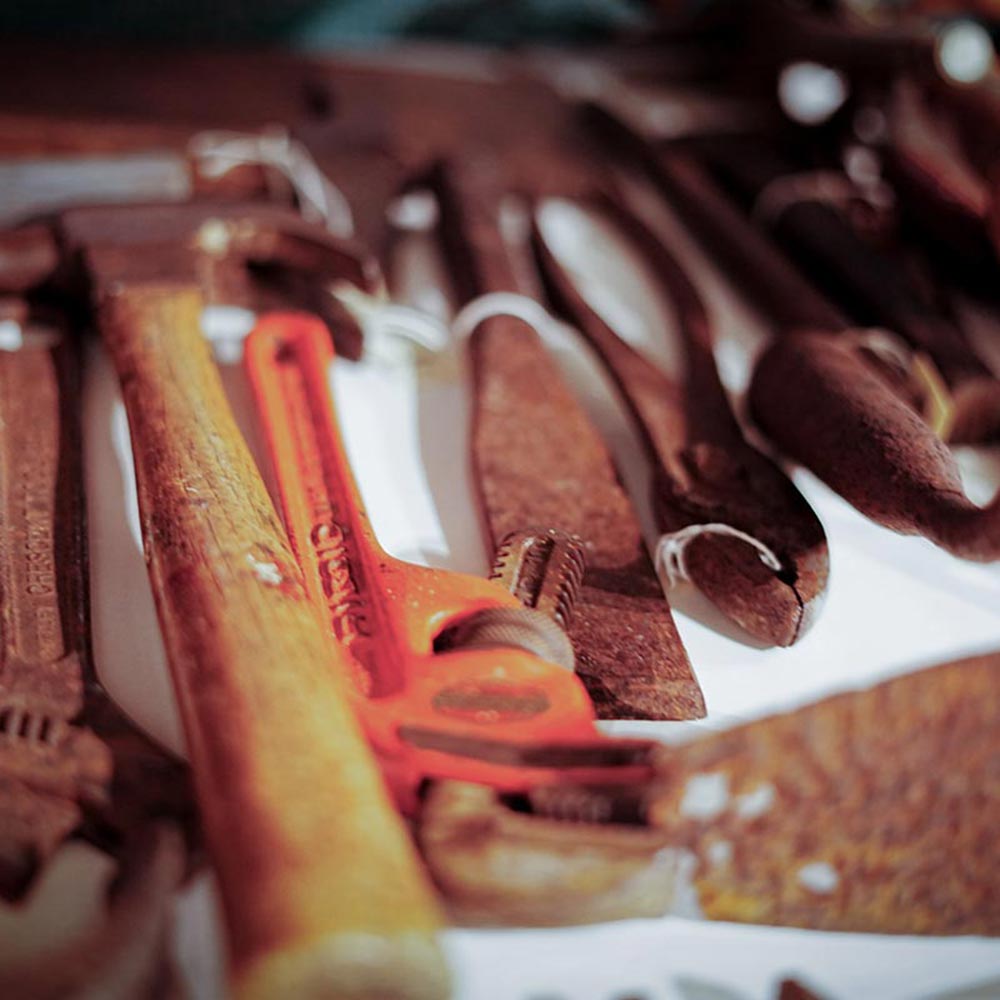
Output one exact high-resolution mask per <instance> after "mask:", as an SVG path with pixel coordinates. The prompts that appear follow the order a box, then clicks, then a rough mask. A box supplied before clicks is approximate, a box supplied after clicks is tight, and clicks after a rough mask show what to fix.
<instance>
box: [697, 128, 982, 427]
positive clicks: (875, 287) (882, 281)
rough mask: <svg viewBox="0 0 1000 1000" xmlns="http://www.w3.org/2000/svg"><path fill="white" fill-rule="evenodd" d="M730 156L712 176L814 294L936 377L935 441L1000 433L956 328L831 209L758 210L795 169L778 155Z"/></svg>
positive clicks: (743, 152)
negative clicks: (883, 333)
mask: <svg viewBox="0 0 1000 1000" xmlns="http://www.w3.org/2000/svg"><path fill="white" fill-rule="evenodd" d="M730 152H731V154H732V155H726V156H722V155H714V156H712V157H711V160H710V162H711V164H712V165H713V167H714V169H716V170H717V171H718V172H719V173H720V174H721V175H722V176H724V177H725V178H727V179H728V180H729V181H730V182H731V183H733V184H734V185H736V186H737V187H738V189H739V190H740V191H741V193H742V194H743V195H744V196H747V197H750V198H755V199H756V204H757V206H758V213H757V214H758V217H759V218H761V219H762V220H763V221H764V223H765V224H766V225H767V226H768V227H769V229H770V230H771V232H773V233H774V236H775V238H776V240H777V241H778V242H779V243H780V244H782V245H783V246H785V247H787V248H788V250H789V252H790V253H793V254H794V255H795V259H796V260H797V261H798V262H799V263H800V265H801V266H802V268H803V269H804V270H805V271H806V272H807V274H809V275H810V276H811V278H812V279H813V281H814V282H815V283H816V284H817V286H818V287H821V288H824V289H825V290H826V291H827V292H828V293H830V294H834V295H836V297H837V298H838V299H839V300H841V301H845V302H847V304H848V310H849V312H850V314H851V315H852V317H853V318H854V319H855V320H856V321H861V322H862V323H875V324H881V325H882V326H885V327H887V328H889V329H891V330H892V331H893V333H895V334H897V335H898V336H899V337H901V338H902V339H903V340H904V341H905V343H906V345H907V346H908V347H909V349H910V350H911V351H912V352H913V353H914V355H915V361H914V362H913V364H914V365H915V366H916V367H917V368H918V371H924V372H926V373H928V375H929V377H930V378H934V377H935V375H936V378H937V381H938V382H940V383H941V384H942V387H943V388H944V389H945V390H946V393H947V413H946V415H942V416H941V417H940V418H939V420H938V422H937V426H936V428H935V429H936V430H937V431H938V432H939V433H940V434H941V436H942V437H943V438H944V439H945V440H953V441H956V442H969V441H981V440H987V439H990V438H991V437H993V436H994V435H995V434H998V433H1000V382H998V381H997V379H996V377H995V376H994V375H993V373H992V372H991V371H990V369H989V368H988V367H987V366H986V365H985V364H984V363H983V362H982V360H980V358H979V357H977V355H976V354H975V352H974V351H973V350H972V348H971V346H970V345H969V344H968V342H967V341H966V340H965V338H964V336H963V335H962V333H961V332H960V331H959V330H958V328H957V327H955V326H954V324H952V323H951V322H950V321H949V319H948V318H947V317H946V316H944V315H942V314H941V313H940V312H938V311H935V310H934V309H933V308H931V307H930V306H929V305H928V303H927V302H925V301H922V299H921V297H920V296H919V295H918V294H917V293H916V292H915V291H914V290H913V288H912V286H911V282H910V281H909V279H908V277H907V275H906V274H905V272H904V271H903V270H902V269H901V268H900V267H899V266H898V265H897V263H896V262H895V261H894V260H893V259H892V258H891V257H890V256H889V255H888V254H886V253H884V252H882V251H880V250H879V249H877V248H876V247H874V246H871V245H870V244H869V243H867V242H866V241H865V240H863V239H862V238H861V237H859V236H858V235H857V234H856V233H855V232H854V231H853V230H852V228H851V225H850V223H849V222H848V221H847V219H846V218H844V217H843V215H842V214H841V213H840V212H839V211H838V210H837V208H835V207H834V206H833V205H831V204H829V203H828V202H826V201H824V200H822V199H819V198H816V197H814V196H813V197H810V196H808V195H806V196H796V197H794V198H792V199H790V200H785V199H780V200H779V198H773V199H771V201H772V202H773V203H774V204H775V206H776V207H774V208H773V209H767V208H765V207H764V206H766V205H767V204H768V197H767V193H768V192H769V191H771V192H774V191H776V190H777V189H778V188H779V187H780V186H781V185H782V184H786V183H787V180H788V177H789V176H790V175H791V174H792V173H793V172H794V168H793V167H792V166H790V165H789V164H788V163H787V162H786V161H784V160H782V158H781V157H780V156H779V155H778V154H776V153H774V152H772V151H767V150H764V149H762V148H760V147H759V146H756V145H752V144H749V143H741V145H740V146H739V148H738V149H732V150H731V151H730ZM845 181H846V178H845ZM926 377H927V376H925V379H926Z"/></svg>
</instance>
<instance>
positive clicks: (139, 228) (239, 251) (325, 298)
mask: <svg viewBox="0 0 1000 1000" xmlns="http://www.w3.org/2000/svg"><path fill="white" fill-rule="evenodd" d="M345 280H346V281H349V282H351V283H353V284H356V285H358V286H359V287H361V288H362V289H364V290H366V291H369V292H371V291H375V290H377V289H378V288H379V287H380V285H381V275H380V272H379V268H378V265H377V263H376V261H375V260H374V258H373V257H371V256H370V255H369V254H368V253H366V252H365V251H364V250H363V249H362V247H361V246H360V245H359V244H357V243H354V242H352V241H349V240H345V239H342V238H340V237H336V236H334V235H332V234H331V233H329V232H328V231H327V230H325V229H323V228H322V227H320V226H317V225H315V224H312V223H308V222H306V221H304V220H303V219H302V218H301V217H300V216H298V215H297V214H296V213H295V212H293V211H290V210H287V209H282V208H277V207H274V206H271V205H262V204H259V203H247V202H194V203H188V204H181V205H177V204H170V205H137V206H112V207H91V208H77V209H72V210H69V211H66V212H63V213H61V214H59V215H57V216H54V217H51V218H49V219H47V220H43V221H41V222H33V223H30V224H28V225H25V226H23V227H20V228H18V229H14V230H10V231H8V232H7V233H4V234H0V291H2V292H17V293H22V294H23V293H31V294H34V295H41V296H42V297H44V296H45V295H46V293H52V294H55V295H57V296H60V297H65V296H66V295H67V293H68V294H70V295H72V296H76V297H80V296H83V295H86V294H88V293H89V294H91V295H93V294H99V293H100V291H101V290H103V289H107V288H109V287H112V286H113V285H115V284H136V283H138V284H157V285H163V284H186V285H192V284H197V285H198V286H200V287H201V288H202V290H203V292H204V294H205V297H206V300H207V301H210V302H217V303H225V304H233V305H243V306H250V307H252V308H255V309H261V308H266V307H270V306H274V305H276V304H284V305H286V306H287V305H288V303H289V302H290V301H291V302H294V303H295V304H297V305H298V306H300V307H304V308H306V309H308V310H309V311H311V312H314V313H316V314H318V315H319V316H321V317H322V318H323V319H324V320H326V321H327V322H328V324H329V325H331V327H332V328H337V329H344V326H345V322H349V321H347V320H346V319H345V313H344V312H343V310H342V308H341V307H340V306H339V305H338V303H337V301H336V300H335V299H334V298H333V296H331V295H330V294H329V293H328V289H329V287H330V286H331V284H333V283H335V282H340V281H345ZM352 329H353V327H352ZM352 339H354V340H355V341H356V340H357V337H356V335H355V337H354V338H352ZM356 346H357V344H356V343H355V350H354V351H352V350H350V349H348V350H347V352H346V353H348V354H349V355H350V354H354V353H356Z"/></svg>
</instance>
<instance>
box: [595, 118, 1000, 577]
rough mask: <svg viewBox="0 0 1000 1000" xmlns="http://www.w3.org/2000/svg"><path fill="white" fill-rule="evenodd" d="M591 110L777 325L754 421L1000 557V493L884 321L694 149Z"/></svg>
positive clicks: (911, 530)
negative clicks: (770, 233) (960, 456)
mask: <svg viewBox="0 0 1000 1000" xmlns="http://www.w3.org/2000/svg"><path fill="white" fill-rule="evenodd" d="M588 113H589V117H590V120H591V123H592V125H593V126H594V127H595V128H596V129H597V130H598V132H599V134H600V135H602V136H603V137H604V140H605V142H606V143H609V142H611V141H613V142H614V144H615V149H617V150H618V151H619V152H622V153H624V154H626V155H627V156H629V157H630V158H631V159H632V161H633V163H635V164H636V165H637V166H639V167H640V168H641V169H642V170H643V172H644V173H645V174H646V175H647V176H648V177H649V178H650V180H651V181H652V182H653V183H654V184H655V185H656V186H657V188H658V189H659V190H660V191H661V192H662V193H663V195H664V196H665V197H666V198H667V199H668V200H669V202H670V204H671V205H672V206H673V207H674V208H675V209H676V210H677V212H678V214H679V215H680V216H681V218H682V219H683V220H684V222H685V223H686V224H687V225H688V226H689V227H690V228H691V230H692V232H693V233H694V234H695V235H696V236H697V238H698V239H699V240H700V241H701V242H702V243H704V245H705V246H706V248H707V249H708V251H709V252H710V253H712V254H715V255H717V258H718V259H719V260H720V261H721V262H722V263H723V265H724V267H725V271H726V273H727V274H728V275H729V276H730V277H731V278H733V280H734V281H736V282H737V283H738V284H739V286H740V287H741V289H742V290H744V291H745V292H746V293H747V294H748V296H749V297H750V298H752V300H753V301H754V302H756V303H757V304H758V306H759V307H760V308H761V309H762V310H763V311H764V313H765V314H766V315H767V317H768V318H769V319H770V321H771V323H772V325H773V327H774V330H775V332H776V333H778V334H781V336H779V337H777V338H776V339H775V341H774V342H773V343H772V344H771V346H770V347H769V348H768V349H767V350H766V351H765V352H764V354H763V355H762V356H761V358H760V359H759V360H758V362H757V366H756V369H755V372H754V377H753V381H752V383H751V387H750V405H751V413H752V416H753V419H754V422H755V423H756V424H757V425H758V426H759V427H760V428H761V429H762V430H763V431H764V432H765V433H766V434H767V435H768V437H769V438H770V439H771V440H772V441H773V442H774V443H775V445H777V447H778V448H779V449H780V450H781V451H782V452H784V454H786V455H788V456H789V457H790V458H793V459H795V460H796V461H798V462H801V463H802V464H803V465H804V466H806V467H807V468H809V469H810V470H811V471H813V472H815V473H816V475H818V476H819V477H820V478H821V479H822V480H823V481H824V482H826V484H827V485H828V486H830V487H831V489H833V490H835V491H836V492H837V493H839V494H840V495H841V496H842V497H843V498H844V499H845V500H847V501H848V502H849V503H851V504H853V506H855V507H856V508H857V509H858V510H859V511H861V513H862V514H864V515H866V516H867V517H870V518H871V519H872V520H873V521H876V522H878V523H879V524H882V525H884V526H885V527H887V528H890V529H892V530H893V531H898V532H901V533H903V534H920V535H923V536H924V537H926V538H929V539H930V540H931V541H932V542H934V543H936V544H937V545H940V546H941V547H942V548H945V549H947V550H948V551H950V552H953V553H955V554H956V555H959V556H961V557H963V558H966V559H974V560H977V561H983V562H988V561H992V560H994V559H997V558H1000V496H998V497H997V498H995V499H994V500H993V501H992V502H991V504H989V505H988V506H986V507H979V506H977V505H976V504H974V503H973V502H972V500H970V499H969V498H968V497H967V496H966V495H965V493H964V492H963V489H962V483H961V476H960V474H959V469H958V466H957V464H956V462H955V459H954V457H953V456H952V454H951V452H950V451H949V450H948V448H947V447H946V446H945V444H944V443H943V442H942V441H941V439H940V437H939V436H938V435H937V434H936V433H935V432H934V430H933V428H932V427H931V426H930V425H929V424H928V423H927V421H926V420H925V419H923V417H922V416H920V415H919V414H918V413H917V412H916V410H914V408H913V406H912V405H911V403H910V402H909V399H908V394H907V393H905V392H902V391H901V390H900V384H899V374H898V365H894V364H893V363H892V361H891V360H890V361H889V363H888V364H887V359H886V351H885V348H884V345H885V344H886V342H887V341H886V336H885V331H881V330H875V331H873V330H869V329H858V328H856V327H854V326H852V324H851V322H850V321H849V319H848V318H847V317H846V316H845V315H844V313H843V312H842V311H841V310H840V309H839V308H838V307H837V306H836V305H834V304H833V303H831V302H830V300H829V299H828V298H827V297H826V296H824V295H823V294H822V293H821V292H819V291H818V290H817V289H816V288H815V287H814V286H813V285H812V284H811V283H810V282H809V281H807V280H806V279H805V278H804V277H803V276H802V274H801V273H800V272H799V271H797V270H796V268H795V267H794V266H793V265H792V264H791V262H790V261H789V260H788V259H787V258H786V257H785V256H784V255H783V254H782V253H781V251H780V250H779V249H778V248H777V247H776V246H775V245H774V244H773V243H772V242H771V241H770V240H769V239H768V238H767V236H766V235H765V234H764V233H763V232H761V231H759V230H758V229H756V228H755V227H753V226H752V225H751V224H750V222H749V221H748V220H747V218H746V216H745V215H743V213H742V212H741V211H740V210H739V209H738V208H737V207H736V206H735V205H734V204H733V203H732V201H731V200H730V199H729V198H728V197H727V196H726V195H725V194H724V193H723V192H722V191H721V190H720V188H719V187H718V185H717V184H715V183H714V182H713V180H712V179H711V177H710V176H709V175H708V173H707V172H706V171H705V170H704V168H702V167H701V166H700V165H699V164H698V163H696V162H695V161H694V160H693V159H691V158H690V157H688V156H686V155H684V154H681V153H676V152H661V151H659V150H657V149H655V148H654V147H653V146H652V145H651V144H650V143H648V142H646V141H645V140H644V139H643V138H642V137H641V136H639V135H638V134H637V133H635V132H634V131H632V130H631V129H629V128H628V127H627V126H625V125H624V124H623V123H621V122H620V121H618V120H617V119H615V118H614V117H613V116H611V115H609V114H608V113H607V112H606V111H604V110H603V109H601V108H596V107H594V108H590V109H589V112H588ZM888 343H889V344H890V345H895V343H896V341H895V340H893V338H892V337H891V336H890V337H889V338H888ZM889 353H890V355H894V354H895V353H896V352H895V351H894V350H892V347H891V346H890V351H889ZM904 360H907V361H909V356H908V355H904ZM845 441H849V442H850V447H845V446H844V444H845Z"/></svg>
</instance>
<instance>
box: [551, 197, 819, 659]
mask: <svg viewBox="0 0 1000 1000" xmlns="http://www.w3.org/2000/svg"><path fill="white" fill-rule="evenodd" d="M579 204H580V205H581V206H582V207H587V208H590V209H591V211H592V212H594V213H596V216H597V217H598V218H600V219H602V220H606V221H607V222H608V223H609V225H610V226H612V227H613V228H614V229H615V230H617V231H619V232H620V233H621V235H622V236H623V237H625V238H626V239H627V240H628V242H629V244H630V245H632V246H634V247H635V248H636V250H637V251H638V252H639V254H640V255H641V257H642V259H644V260H645V261H646V262H647V263H648V264H649V266H650V268H651V270H652V272H653V274H654V276H655V278H656V280H657V281H658V282H659V285H660V287H661V288H662V289H663V290H664V291H665V293H666V294H667V296H668V297H669V299H670V301H671V302H672V303H673V304H674V306H675V308H676V310H677V313H678V341H679V343H680V346H681V355H682V358H683V361H682V371H681V372H679V373H678V376H677V377H676V378H674V377H671V376H670V375H668V374H666V372H665V371H663V370H662V369H661V368H659V367H658V366H657V365H655V364H654V363H653V362H652V361H650V360H649V359H648V358H647V357H646V356H645V355H643V354H642V353H641V352H640V351H638V350H636V349H635V348H634V347H632V346H631V345H630V344H629V343H628V342H627V341H625V340H624V339H623V338H622V337H621V336H619V335H618V334H617V333H616V332H615V331H614V329H613V328H612V327H611V326H610V325H609V324H608V322H606V321H605V319H604V318H603V317H602V316H601V315H600V314H599V313H598V312H597V311H596V310H595V309H594V308H592V307H591V305H590V304H589V303H588V301H587V299H586V297H585V294H584V293H583V291H582V290H581V289H580V288H579V287H578V286H577V284H576V282H575V281H574V279H573V277H572V276H571V274H570V272H569V271H568V270H567V269H566V268H565V267H564V266H563V265H562V264H561V262H560V259H559V256H558V254H557V252H556V251H555V250H554V248H553V246H552V245H550V243H549V242H547V240H546V235H545V227H544V226H543V224H542V218H541V215H540V213H539V211H538V210H536V212H535V217H534V242H535V249H536V252H537V255H538V259H539V264H540V266H541V270H542V272H543V275H544V278H545V280H546V283H547V286H548V292H549V296H550V298H551V299H552V301H553V303H554V305H555V307H556V308H557V310H558V311H560V312H561V313H563V314H564V315H565V316H566V317H567V318H568V319H569V320H570V322H572V323H573V324H574V326H575V327H576V328H577V329H578V330H579V331H580V333H581V334H582V335H583V336H584V337H585V338H586V339H587V341H588V342H589V343H590V344H591V346H592V347H593V348H594V349H595V350H596V351H597V353H598V355H599V356H600V357H601V360H602V361H603V362H604V364H605V365H606V366H607V368H608V370H609V372H610V373H611V375H612V377H613V378H614V380H615V382H616V384H617V386H618V388H619V390H620V391H621V393H622V395H623V397H624V399H625V402H626V404H627V406H628V408H629V410H630V411H631V415H632V417H633V418H634V420H635V422H636V424H637V426H638V428H639V431H640V434H641V437H642V440H643V443H644V446H645V450H646V453H647V456H648V457H649V460H650V462H651V463H652V465H653V469H654V476H653V485H652V490H653V507H654V515H655V517H656V521H657V528H658V530H659V531H661V532H663V533H664V538H665V539H669V538H671V537H678V534H677V533H680V532H684V531H692V530H695V529H697V528H698V527H699V526H701V527H704V526H707V528H705V530H704V532H703V533H700V534H698V535H696V536H694V537H692V538H691V540H690V541H689V542H685V543H682V544H685V547H686V550H687V551H686V552H685V553H684V567H685V575H686V576H687V577H688V578H689V579H691V580H692V581H693V582H694V583H695V585H696V586H698V588H699V589H700V590H702V591H703V592H704V593H705V595H706V596H707V597H709V598H710V599H711V600H712V601H713V602H714V603H715V604H716V606H717V607H718V608H719V609H720V610H721V611H722V612H723V613H724V614H726V615H727V617H729V618H730V619H732V620H733V621H735V622H736V623H737V624H739V625H740V626H741V627H742V628H744V629H745V630H746V631H747V632H749V633H750V634H751V635H753V636H754V637H755V638H757V639H760V640H762V641H764V642H768V643H773V644H775V645H779V646H787V645H791V644H792V643H794V642H795V641H796V640H797V639H799V638H800V637H801V636H802V635H804V634H805V632H806V631H808V628H809V626H810V625H811V624H812V622H813V620H814V618H815V616H816V614H817V612H818V610H819V608H820V606H821V605H822V602H823V597H824V595H825V591H826V583H827V578H828V576H829V553H828V550H827V544H826V536H825V534H824V532H823V527H822V525H821V524H820V522H819V519H818V518H817V517H816V515H815V514H814V513H813V511H812V509H811V508H810V507H809V504H808V503H807V502H806V500H805V498H804V497H803V496H802V495H801V494H800V493H799V492H798V490H797V489H796V488H795V486H794V485H793V484H792V482H791V480H790V479H789V478H788V477H787V476H786V475H785V473H784V472H782V470H781V469H780V468H779V467H778V466H777V465H775V464H774V462H772V461H771V460H770V459H769V458H767V457H766V456H765V455H763V454H762V453H761V452H759V451H758V450H757V449H755V448H754V447H752V446H751V445H750V444H748V443H747V441H746V439H745V437H744V436H743V432H742V431H741V430H740V427H739V425H738V424H737V422H736V419H735V417H734V416H733V413H732V410H731V408H730V405H729V402H728V399H727V397H726V393H725V390H724V389H723V387H722V383H721V382H720V380H719V375H718V371H717V369H716V367H715V360H714V358H713V355H712V343H711V333H710V328H709V318H708V314H707V312H706V309H705V305H704V303H703V301H702V299H701V296H700V295H699V294H698V291H697V290H696V289H695V287H694V285H693V284H692V283H691V281H690V279H689V278H688V276H687V275H686V273H685V272H684V270H683V269H682V268H681V266H680V264H679V263H678V262H677V261H676V260H675V259H674V257H673V256H672V255H671V254H670V252H669V251H668V250H667V248H666V247H665V246H664V245H663V244H662V242H661V241H660V240H659V238H658V237H657V236H656V234H655V233H654V232H653V231H652V230H651V229H650V228H649V227H648V226H647V225H646V224H645V223H644V222H643V221H642V220H641V219H639V218H638V216H636V215H635V214H634V213H633V212H632V211H631V210H630V209H629V208H628V207H627V202H626V200H625V198H624V197H623V195H622V194H621V193H618V195H617V196H616V197H612V195H611V193H610V192H608V191H605V190H601V191H598V192H595V193H594V194H593V195H591V196H590V197H589V198H586V199H584V200H582V201H580V202H579ZM723 527H724V528H726V529H736V531H732V530H730V531H728V532H727V533H725V534H724V533H721V532H719V533H712V531H711V530H710V529H719V528H723ZM741 536H742V537H741ZM680 537H683V536H680ZM749 540H753V541H755V542H756V543H758V544H759V545H761V546H765V547H766V549H767V551H768V552H769V554H772V555H774V556H775V557H776V559H777V561H778V563H779V567H778V568H777V569H775V568H774V567H773V566H769V565H766V564H765V562H764V561H762V555H761V551H762V550H761V549H758V548H757V547H755V546H754V545H751V544H750V541H749Z"/></svg>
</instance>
